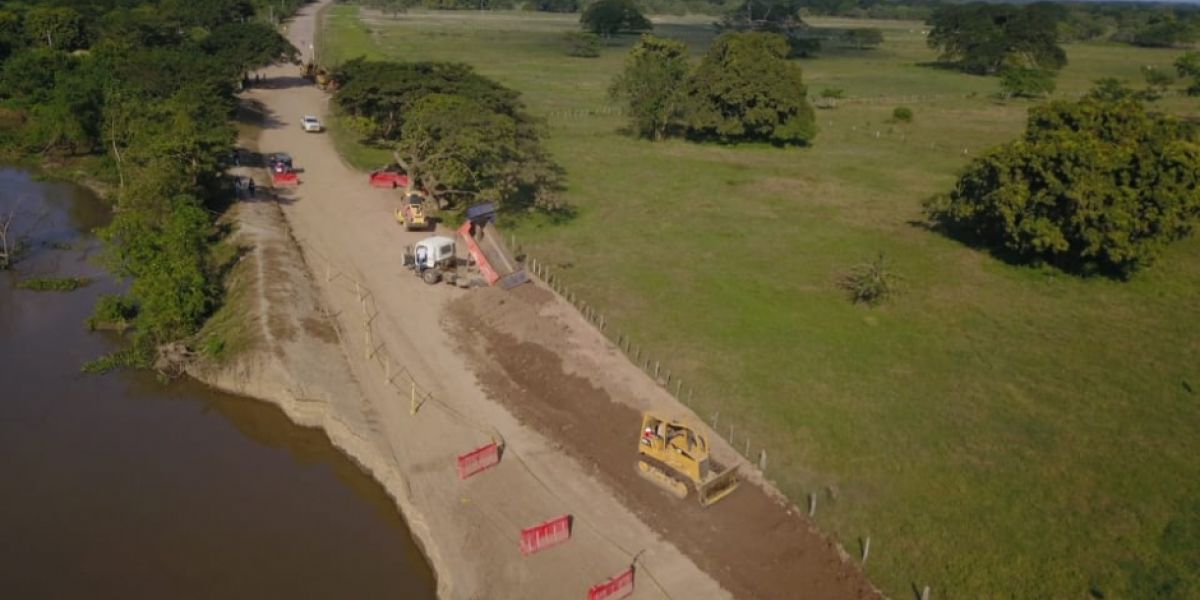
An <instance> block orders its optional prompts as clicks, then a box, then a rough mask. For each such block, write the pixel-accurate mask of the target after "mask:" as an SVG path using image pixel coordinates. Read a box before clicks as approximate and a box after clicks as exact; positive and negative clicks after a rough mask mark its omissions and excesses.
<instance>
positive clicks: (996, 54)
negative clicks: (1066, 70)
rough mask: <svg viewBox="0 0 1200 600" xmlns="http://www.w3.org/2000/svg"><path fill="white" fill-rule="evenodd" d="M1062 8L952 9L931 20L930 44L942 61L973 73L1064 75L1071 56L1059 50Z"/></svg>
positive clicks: (980, 5) (1002, 6)
mask: <svg viewBox="0 0 1200 600" xmlns="http://www.w3.org/2000/svg"><path fill="white" fill-rule="evenodd" d="M1064 16H1065V12H1064V9H1062V8H1061V7H1059V6H1056V5H1051V4H1046V3H1038V4H1029V5H1026V6H1014V5H1011V4H984V3H974V4H946V5H944V6H941V7H940V8H938V9H937V11H935V12H934V13H933V16H931V17H930V19H929V23H930V24H931V25H932V26H933V28H932V29H931V30H930V32H929V38H928V40H927V42H928V44H929V47H930V48H935V49H937V50H940V51H941V60H943V61H950V62H954V63H956V64H957V65H958V66H959V68H961V69H963V70H964V71H967V72H970V73H977V74H981V75H992V74H995V73H998V72H999V71H1000V70H1001V69H1002V68H1005V67H1021V68H1036V69H1043V70H1052V71H1053V70H1058V69H1061V68H1062V67H1063V66H1065V65H1066V64H1067V55H1066V53H1065V52H1064V51H1063V49H1062V48H1061V47H1059V45H1058V23H1059V22H1060V21H1061V20H1062V19H1063V18H1064Z"/></svg>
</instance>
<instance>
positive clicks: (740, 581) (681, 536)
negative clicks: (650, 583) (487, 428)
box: [449, 285, 878, 599]
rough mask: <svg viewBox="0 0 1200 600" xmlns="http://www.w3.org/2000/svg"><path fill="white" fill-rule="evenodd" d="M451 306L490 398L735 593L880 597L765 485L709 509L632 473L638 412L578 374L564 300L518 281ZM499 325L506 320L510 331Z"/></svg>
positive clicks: (594, 378) (453, 325)
mask: <svg viewBox="0 0 1200 600" xmlns="http://www.w3.org/2000/svg"><path fill="white" fill-rule="evenodd" d="M477 292H478V293H472V294H470V295H468V296H465V297H463V298H461V299H459V300H457V301H455V302H454V303H453V304H452V305H451V308H450V311H449V314H450V323H449V325H450V329H451V330H452V331H453V332H454V334H455V335H456V337H457V338H458V340H459V343H460V346H461V348H462V350H463V352H465V353H466V354H468V355H469V356H470V357H471V360H472V363H473V365H474V367H475V370H476V375H477V376H478V377H479V378H480V381H481V382H482V383H483V384H484V386H485V388H486V389H487V390H488V392H489V393H490V394H491V395H492V396H493V397H494V398H495V399H497V400H499V401H501V402H502V403H503V404H504V405H505V406H506V407H508V409H509V410H510V411H512V412H513V414H515V415H516V416H517V417H518V418H519V419H520V420H521V421H522V422H523V423H524V424H526V425H528V426H530V427H532V428H534V429H536V430H538V431H540V432H542V433H543V435H546V436H547V437H549V438H550V439H551V440H553V441H554V442H555V443H557V444H558V445H559V446H560V447H561V448H562V449H563V450H564V451H565V452H567V453H568V454H570V455H571V456H573V457H575V458H576V459H577V460H578V461H579V462H581V463H582V464H584V465H586V467H587V468H588V469H589V470H590V471H592V472H593V473H595V474H596V476H597V477H598V478H599V479H600V480H601V481H602V482H603V483H605V484H607V485H608V486H609V487H611V488H612V489H613V490H615V491H616V493H617V495H618V497H619V498H620V499H621V501H622V502H623V503H624V504H625V505H626V506H627V507H629V508H630V509H631V510H633V511H634V512H635V513H636V514H637V515H638V516H639V517H640V518H641V519H642V520H643V521H644V522H646V523H647V524H649V525H650V526H651V527H652V528H653V529H654V531H655V532H657V533H658V534H660V535H661V536H663V537H664V538H665V539H666V540H667V541H669V542H671V543H672V544H673V545H674V546H676V547H678V548H680V549H681V550H682V551H683V552H684V553H685V554H687V555H688V556H689V557H690V558H691V559H692V560H693V561H695V562H696V564H697V565H698V566H699V567H700V568H701V569H703V570H704V571H706V572H707V573H709V574H710V575H712V576H713V577H715V578H716V579H717V580H718V582H719V583H720V584H721V585H722V586H723V587H725V588H726V589H728V590H729V591H730V592H732V593H733V594H734V595H735V596H736V597H738V598H797V597H808V598H830V599H838V598H876V597H878V594H877V593H876V592H875V591H874V589H873V588H872V587H871V585H870V583H869V582H867V580H866V578H865V577H864V576H863V575H862V574H861V573H860V572H859V571H858V570H857V569H855V568H854V567H853V566H851V565H849V564H847V563H846V562H845V561H843V560H842V558H841V557H840V555H839V552H838V550H837V548H836V547H835V546H834V545H833V544H832V543H831V542H829V541H828V540H826V539H824V538H822V537H821V536H820V535H819V534H817V533H815V532H814V531H813V530H812V528H811V527H810V525H809V524H808V523H807V522H806V521H805V520H804V519H803V518H802V517H800V516H799V515H797V514H795V512H794V511H792V510H790V509H789V508H788V507H787V506H786V505H784V504H783V503H781V502H779V501H777V500H776V499H773V498H772V497H770V496H769V495H768V494H767V493H766V492H765V491H764V490H763V489H762V488H760V487H758V486H755V485H750V484H743V485H742V486H741V488H739V489H738V490H737V492H735V493H734V494H733V495H731V496H729V497H728V498H726V499H725V500H724V501H722V502H721V503H719V504H717V505H714V506H711V507H709V508H707V509H705V508H701V507H700V505H699V503H698V502H697V501H696V497H695V494H694V492H693V494H692V495H690V496H689V497H688V498H687V499H685V500H684V501H678V500H676V499H674V498H673V497H671V496H669V495H668V494H666V493H665V492H663V491H661V490H659V489H658V488H657V487H654V486H653V485H651V484H649V483H648V482H646V481H645V480H643V479H642V478H641V477H639V476H638V475H637V473H636V472H635V471H634V463H635V461H636V446H635V444H636V440H637V432H638V429H639V427H640V423H641V421H640V415H639V412H638V410H636V409H635V408H633V406H631V405H629V404H627V403H624V402H622V401H621V399H614V398H613V396H612V394H611V393H610V392H609V391H607V390H606V389H605V386H604V385H602V384H601V383H600V381H601V380H603V379H604V378H606V377H611V376H612V374H611V373H601V372H598V373H593V374H591V375H590V376H589V374H586V373H579V372H569V371H570V369H568V368H566V367H565V366H564V361H563V358H562V356H563V355H564V353H565V352H572V351H576V352H577V351H578V350H579V349H578V348H577V347H576V348H574V349H573V350H572V349H569V348H567V347H565V346H568V345H570V343H569V340H570V338H571V336H570V333H569V329H570V328H569V327H568V326H567V325H566V324H565V323H563V322H560V321H559V320H558V319H555V318H553V317H550V316H547V314H546V313H547V312H548V311H553V309H554V307H553V306H552V303H555V302H556V301H557V298H556V297H555V296H554V295H553V294H551V293H550V292H548V291H547V290H545V289H542V288H538V287H535V286H532V285H526V286H521V287H520V288H517V289H516V290H514V291H513V292H512V293H505V292H501V291H499V290H495V289H490V290H477ZM501 324H502V325H501Z"/></svg>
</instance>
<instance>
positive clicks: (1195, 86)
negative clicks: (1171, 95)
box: [1175, 50, 1200, 96]
mask: <svg viewBox="0 0 1200 600" xmlns="http://www.w3.org/2000/svg"><path fill="white" fill-rule="evenodd" d="M1175 71H1176V72H1177V73H1179V77H1181V78H1186V79H1190V80H1191V81H1192V83H1191V84H1190V85H1188V88H1187V93H1188V95H1189V96H1200V52H1196V51H1195V50H1193V51H1191V52H1188V53H1187V54H1184V55H1183V56H1180V57H1179V58H1178V59H1176V60H1175Z"/></svg>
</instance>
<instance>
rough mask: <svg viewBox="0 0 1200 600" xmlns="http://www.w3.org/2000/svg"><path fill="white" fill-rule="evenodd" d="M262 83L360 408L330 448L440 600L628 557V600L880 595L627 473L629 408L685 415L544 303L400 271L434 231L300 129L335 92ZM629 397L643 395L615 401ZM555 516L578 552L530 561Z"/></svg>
mask: <svg viewBox="0 0 1200 600" xmlns="http://www.w3.org/2000/svg"><path fill="white" fill-rule="evenodd" d="M325 4H328V2H321V3H318V4H314V5H310V6H308V7H306V8H305V9H304V10H303V11H302V12H301V13H300V14H299V15H298V16H297V18H295V19H294V20H293V21H292V23H291V24H290V26H289V32H288V34H289V37H290V38H291V39H292V42H293V43H294V44H295V45H296V46H297V47H298V48H300V49H301V50H302V51H303V52H305V53H306V54H307V53H308V49H309V44H310V42H311V40H312V39H313V35H312V34H313V26H314V14H315V12H316V11H317V10H319V9H320V8H321V7H323V6H324V5H325ZM264 74H265V75H266V76H267V78H268V80H267V84H266V85H264V86H262V87H259V88H255V89H252V90H250V91H248V92H247V93H246V94H245V95H246V97H247V99H248V100H251V101H256V102H260V103H261V105H262V106H263V107H264V108H265V118H264V120H263V123H262V125H263V131H262V133H261V135H260V137H259V149H260V150H261V151H263V152H274V151H284V152H289V153H290V154H291V155H292V156H293V157H294V159H295V164H296V167H297V168H298V169H300V170H301V171H302V172H301V174H300V178H301V185H300V186H299V187H298V188H296V189H294V190H288V191H282V192H281V193H280V194H279V197H280V204H281V206H282V210H283V214H284V216H285V217H286V220H287V223H288V225H289V226H290V228H291V233H292V235H293V236H294V238H295V240H296V241H297V242H298V243H299V244H300V246H301V247H302V248H303V252H304V256H305V259H306V260H307V261H308V265H309V267H310V270H311V271H312V273H313V275H314V277H312V278H311V281H312V282H313V285H315V287H316V288H317V289H318V290H319V292H318V293H319V294H320V295H321V299H322V300H323V303H324V305H325V307H326V308H327V309H328V310H329V311H330V312H331V313H332V315H333V317H332V318H333V321H334V324H335V326H336V332H337V333H338V337H339V339H340V345H341V347H342V351H343V352H344V353H345V356H344V357H333V358H330V359H329V361H328V362H329V363H336V364H326V365H324V366H325V368H332V369H334V370H337V369H346V370H347V371H348V376H349V377H350V378H352V379H353V380H355V381H356V382H357V387H358V390H357V391H356V392H357V393H356V394H354V395H355V396H357V394H361V398H359V397H354V398H335V399H334V401H335V402H334V403H335V404H337V406H336V410H334V411H332V413H330V415H327V416H326V417H325V419H324V421H323V422H324V423H325V425H324V426H325V427H326V428H327V429H330V428H331V427H332V428H333V429H336V430H337V431H339V432H340V433H338V434H337V435H334V434H332V433H331V438H335V439H334V441H335V443H338V444H339V445H342V446H343V447H347V451H348V452H349V453H350V454H351V455H352V456H355V457H356V458H357V459H358V460H359V461H360V462H362V463H363V464H364V466H365V467H366V468H367V469H368V470H370V471H371V472H372V473H373V474H374V475H375V477H376V478H377V479H379V480H380V481H381V483H382V484H383V485H384V487H385V488H387V489H388V490H389V491H390V492H391V493H392V494H394V495H395V496H396V497H397V501H398V503H399V504H400V505H401V507H402V509H403V511H404V514H405V517H406V519H408V520H409V522H410V526H411V529H412V530H413V532H414V534H415V535H416V536H417V537H418V539H419V540H420V541H421V542H422V544H423V545H424V546H425V548H426V551H427V553H428V555H429V558H430V561H431V562H432V563H433V565H434V568H435V570H436V571H437V573H438V576H439V594H440V595H441V596H442V597H446V598H580V597H584V596H585V591H586V589H587V587H588V586H589V585H591V584H592V583H596V582H599V581H602V580H604V579H605V578H606V577H608V576H610V575H613V574H616V573H617V572H619V571H621V570H622V569H624V568H625V567H627V566H628V565H629V564H630V562H631V561H632V560H633V557H634V556H635V555H637V557H638V559H637V560H638V575H637V577H638V579H637V581H638V585H637V592H636V593H635V595H634V597H636V598H679V599H682V598H723V597H729V596H730V592H729V591H728V590H732V591H733V592H734V593H735V594H736V595H737V597H742V598H834V599H837V598H867V597H874V596H875V595H876V594H875V592H874V591H873V590H872V588H871V587H870V585H869V584H868V583H867V582H866V580H865V578H863V576H862V575H861V574H860V573H858V571H857V570H856V569H854V568H853V567H852V566H850V565H848V564H847V563H846V562H845V561H843V560H841V558H840V557H839V556H838V553H837V551H836V549H835V548H834V547H833V546H832V545H831V544H829V543H828V542H826V541H825V540H823V539H822V538H821V537H820V536H819V535H817V534H815V533H814V532H813V531H812V530H811V528H810V527H809V525H808V524H807V523H806V522H805V521H803V520H802V519H801V518H799V517H798V516H796V515H794V514H792V513H791V512H789V511H788V510H787V508H786V507H785V506H783V505H782V504H779V503H776V502H774V501H771V500H769V499H768V498H767V496H766V495H764V494H763V492H762V491H761V490H757V489H755V488H753V487H750V486H746V488H745V489H743V490H739V491H738V493H736V494H735V495H734V496H733V497H731V498H730V499H729V500H727V501H726V502H723V503H721V504H719V505H717V506H715V507H713V509H710V510H709V511H700V510H698V509H697V508H696V507H695V506H692V505H690V504H688V505H683V504H678V503H674V502H669V501H667V500H666V498H665V497H664V496H662V495H661V494H659V493H658V492H657V490H655V489H654V488H651V487H648V486H647V484H645V483H644V482H642V481H641V480H640V479H637V478H636V477H630V476H631V475H632V465H633V461H634V456H635V454H634V450H635V446H634V443H635V441H634V440H636V435H637V422H636V418H635V415H636V413H635V412H634V409H635V408H638V407H643V406H656V407H658V408H660V409H667V410H678V411H683V408H682V407H679V406H675V405H672V402H673V401H671V400H670V398H669V396H667V395H666V394H665V393H662V392H661V391H660V390H657V388H655V386H654V384H653V382H650V381H649V379H648V378H646V377H645V376H644V375H642V374H641V373H640V371H638V370H637V369H636V367H633V366H632V365H629V364H628V362H627V361H624V359H623V358H622V357H620V356H619V353H617V352H615V351H614V350H613V349H611V348H610V347H606V345H605V343H604V342H603V341H602V338H598V337H596V336H593V337H589V335H591V334H589V330H588V329H587V327H586V324H585V323H583V322H582V319H580V318H578V316H577V315H575V314H574V313H572V312H571V311H570V309H569V307H568V306H567V305H565V303H563V302H562V301H560V300H559V299H557V298H556V297H554V296H552V295H549V294H548V293H547V292H545V291H544V290H541V289H539V288H536V287H533V286H526V287H525V288H523V289H521V290H520V291H519V292H517V293H515V294H511V295H508V296H504V295H502V293H501V292H499V291H498V290H470V291H464V290H458V289H454V288H452V287H449V286H434V287H430V286H426V285H425V284H423V283H421V282H420V280H419V279H418V278H416V277H413V276H412V275H411V274H409V273H407V272H406V271H405V270H404V269H403V268H402V267H401V253H402V249H403V247H404V245H405V244H410V243H412V242H414V241H416V240H417V239H420V238H421V237H422V236H423V235H426V234H419V233H406V232H404V231H403V230H402V229H401V228H400V227H399V226H398V225H397V224H396V223H395V222H394V220H393V218H392V214H391V213H392V210H393V209H394V208H395V207H396V206H397V203H398V202H399V195H398V194H396V193H395V192H392V191H389V190H376V189H372V188H370V187H369V186H368V185H367V180H366V176H365V175H364V174H361V173H357V172H354V171H352V170H351V169H349V168H348V167H346V166H345V165H344V164H343V163H342V162H341V160H340V159H339V158H338V156H337V154H336V152H335V150H334V148H333V145H332V142H331V140H329V139H328V138H327V137H326V136H324V135H319V134H306V133H304V132H303V131H302V130H301V129H300V124H299V122H300V118H301V117H302V116H303V115H306V114H315V115H318V116H324V115H325V114H326V109H327V103H328V97H327V96H326V94H325V93H323V92H321V91H320V90H318V89H316V88H315V87H313V86H311V85H308V84H307V82H305V81H303V80H302V79H300V78H299V69H298V68H297V67H294V66H280V67H275V68H271V69H268V70H266V71H265V72H264ZM539 292H541V294H540V295H539ZM472 295H474V296H472ZM277 301H278V299H277ZM456 301H457V303H456ZM506 302H511V303H512V304H511V305H510V308H512V307H515V310H516V311H517V312H518V313H520V312H522V311H524V312H525V313H529V314H533V315H535V316H536V318H535V319H533V320H532V321H529V322H528V327H529V331H531V332H534V333H536V334H537V335H531V336H528V337H526V338H524V339H523V338H521V337H519V335H520V333H521V332H520V331H514V330H513V329H512V328H513V327H514V326H516V325H514V323H525V321H519V320H516V319H514V320H513V321H512V322H505V321H496V320H495V319H489V318H488V316H489V315H493V316H494V315H497V314H498V315H503V314H505V313H504V311H502V310H498V309H499V308H500V307H502V306H504V304H505V303H506ZM452 305H454V306H456V309H455V310H454V311H451V308H450V307H451V306H452ZM452 312H453V314H452ZM529 314H524V315H516V316H523V317H524V318H526V319H528V318H529ZM368 321H369V322H370V330H371V331H372V334H371V335H370V336H368V335H367V334H366V331H367V323H368ZM520 327H524V325H521V326H520ZM556 330H561V331H564V332H568V333H570V335H566V336H557V337H556V336H555V335H554V333H553V332H554V331H556ZM592 333H594V332H592ZM379 353H383V355H386V356H390V357H393V358H394V359H395V361H396V362H397V363H399V364H401V365H403V367H405V368H406V369H408V370H409V371H410V372H412V373H413V374H414V375H415V379H416V380H417V382H418V384H419V385H420V386H421V387H423V388H425V389H427V390H429V391H430V392H431V393H432V394H433V395H434V397H436V398H437V399H438V401H437V402H435V403H429V404H428V405H426V406H423V407H422V408H421V410H420V411H419V412H418V414H416V415H410V412H409V409H410V405H409V398H408V397H407V396H408V395H407V394H401V393H398V391H397V389H396V388H395V387H394V386H393V385H391V384H390V383H388V381H387V378H388V377H392V378H394V377H395V371H394V370H392V369H390V368H389V369H385V368H383V367H381V366H380V362H379V361H378V360H371V359H368V358H367V356H370V355H373V354H379ZM289 358H290V357H286V356H285V357H284V359H283V360H284V362H285V363H289V364H290V362H291V361H290V360H289ZM343 361H344V364H343ZM594 365H602V366H603V367H604V369H606V370H603V371H600V372H599V373H597V372H592V373H590V374H589V376H588V377H587V378H583V377H580V375H579V373H577V372H575V371H574V370H578V369H587V368H590V366H594ZM293 368H305V367H293ZM639 378H640V379H639ZM597 382H598V383H597ZM597 390H599V391H597ZM621 393H628V394H632V395H633V396H634V397H633V398H632V399H630V398H624V399H622V402H613V401H612V400H613V399H614V398H615V395H614V394H621ZM556 403H557V404H556ZM639 403H640V404H639ZM627 429H628V431H626V430H627ZM492 432H496V433H498V434H499V435H500V436H501V437H503V439H504V441H505V443H506V451H505V455H504V461H503V462H502V463H501V465H500V466H499V467H497V468H495V469H492V470H491V471H488V472H486V473H484V474H482V475H480V476H477V477H475V478H472V479H470V480H468V481H466V482H460V481H458V479H457V477H456V475H455V471H454V460H453V457H454V456H455V455H456V454H460V453H463V452H465V451H467V450H469V449H471V448H473V447H475V446H478V445H480V444H482V443H486V442H487V441H488V440H489V436H490V434H491V433H492ZM339 440H340V441H339ZM618 463H619V464H618ZM614 490H618V491H614ZM691 500H693V501H694V499H691ZM562 513H570V514H571V515H573V517H574V529H573V531H574V533H573V537H572V540H571V541H570V542H569V543H568V544H566V545H564V546H562V547H558V548H554V549H551V550H548V551H546V552H544V553H541V554H538V555H535V556H532V557H522V556H521V555H520V553H519V552H518V551H517V539H518V530H519V529H520V528H521V527H523V526H528V525H531V524H535V523H538V522H540V521H543V520H545V519H547V518H550V517H553V516H556V515H559V514H562ZM738 523H744V524H746V525H747V526H746V527H737V526H736V524H738ZM680 548H683V549H684V551H683V552H681V551H680ZM697 564H700V565H701V566H702V567H703V569H704V570H701V568H700V567H697ZM705 571H707V574H706V573H705Z"/></svg>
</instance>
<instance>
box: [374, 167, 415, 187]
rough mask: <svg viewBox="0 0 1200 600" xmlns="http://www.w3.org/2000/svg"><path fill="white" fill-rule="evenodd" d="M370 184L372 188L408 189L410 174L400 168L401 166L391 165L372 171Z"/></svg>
mask: <svg viewBox="0 0 1200 600" xmlns="http://www.w3.org/2000/svg"><path fill="white" fill-rule="evenodd" d="M370 182H371V186H372V187H381V188H392V189H395V188H398V187H405V188H406V187H408V174H407V173H405V172H404V169H401V168H400V165H389V166H386V167H382V168H379V169H376V170H374V171H371V177H370Z"/></svg>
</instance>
